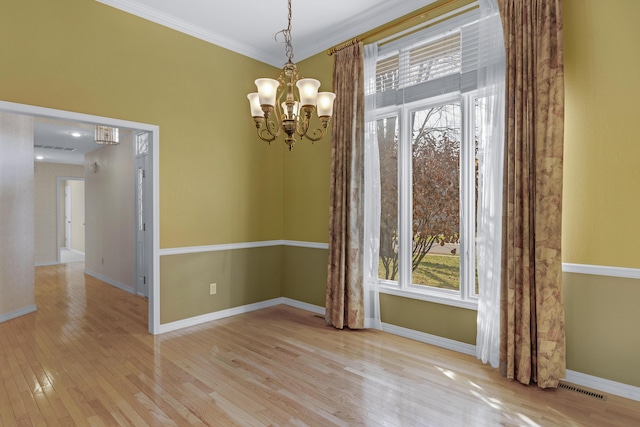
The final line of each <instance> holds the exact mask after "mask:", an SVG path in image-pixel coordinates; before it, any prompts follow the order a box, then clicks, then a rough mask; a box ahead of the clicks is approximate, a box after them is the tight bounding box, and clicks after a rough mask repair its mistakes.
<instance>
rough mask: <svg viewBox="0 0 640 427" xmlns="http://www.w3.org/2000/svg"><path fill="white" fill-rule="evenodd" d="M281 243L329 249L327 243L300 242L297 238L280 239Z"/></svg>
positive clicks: (299, 246)
mask: <svg viewBox="0 0 640 427" xmlns="http://www.w3.org/2000/svg"><path fill="white" fill-rule="evenodd" d="M282 244H283V245H284V246H295V247H298V248H310V249H327V250H328V249H329V244H328V243H315V242H301V241H299V240H282Z"/></svg>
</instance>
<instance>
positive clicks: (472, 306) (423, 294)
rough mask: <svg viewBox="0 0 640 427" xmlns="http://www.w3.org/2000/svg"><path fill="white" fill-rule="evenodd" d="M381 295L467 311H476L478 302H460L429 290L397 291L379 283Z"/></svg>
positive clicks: (395, 288) (453, 297) (457, 298)
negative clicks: (449, 306) (417, 300)
mask: <svg viewBox="0 0 640 427" xmlns="http://www.w3.org/2000/svg"><path fill="white" fill-rule="evenodd" d="M378 289H379V290H380V293H381V294H389V295H395V296H399V297H404V298H413V299H419V300H422V301H428V302H433V303H436V304H445V305H451V306H453V307H459V308H466V309H468V310H478V300H476V299H474V300H466V301H464V300H461V299H460V298H459V297H458V296H457V295H456V296H453V295H451V296H449V295H447V294H444V293H440V292H437V291H436V292H434V291H430V290H417V289H416V290H413V289H412V290H408V289H399V288H398V287H396V286H389V285H385V284H383V283H380V286H379V287H378Z"/></svg>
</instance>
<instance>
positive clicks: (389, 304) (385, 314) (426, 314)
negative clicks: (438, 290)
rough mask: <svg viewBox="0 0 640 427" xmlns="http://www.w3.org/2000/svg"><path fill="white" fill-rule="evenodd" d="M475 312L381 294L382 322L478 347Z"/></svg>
mask: <svg viewBox="0 0 640 427" xmlns="http://www.w3.org/2000/svg"><path fill="white" fill-rule="evenodd" d="M477 316H478V312H477V311H476V310H468V309H465V308H459V307H453V306H450V305H444V304H436V303H433V302H428V301H421V300H417V299H413V298H404V297H399V296H395V295H388V294H380V317H381V319H382V322H384V323H391V324H392V325H396V326H401V327H403V328H408V329H413V330H415V331H419V332H424V333H427V334H431V335H436V336H439V337H442V338H447V339H450V340H454V341H459V342H463V343H466V344H472V345H475V343H476V318H477Z"/></svg>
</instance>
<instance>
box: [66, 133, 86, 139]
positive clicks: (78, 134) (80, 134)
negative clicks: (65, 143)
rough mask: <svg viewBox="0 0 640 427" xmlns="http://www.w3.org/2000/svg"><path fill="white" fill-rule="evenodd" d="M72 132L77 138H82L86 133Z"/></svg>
mask: <svg viewBox="0 0 640 427" xmlns="http://www.w3.org/2000/svg"><path fill="white" fill-rule="evenodd" d="M69 133H70V134H71V136H73V137H76V138H80V137H81V136H82V135H84V133H82V132H69Z"/></svg>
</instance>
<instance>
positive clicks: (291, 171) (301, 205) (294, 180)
mask: <svg viewBox="0 0 640 427" xmlns="http://www.w3.org/2000/svg"><path fill="white" fill-rule="evenodd" d="M298 70H299V72H300V75H301V76H303V77H311V78H315V79H318V80H320V82H321V86H320V91H322V92H326V91H329V92H330V91H332V90H333V58H332V57H330V56H329V55H327V54H326V53H324V52H322V53H319V54H317V55H315V56H313V57H311V58H308V59H306V60H304V61H301V62H300V63H299V64H298ZM313 123H315V124H316V125H318V122H313ZM330 171H331V124H329V129H328V131H327V136H325V138H324V139H322V140H321V141H318V142H316V143H314V144H312V143H311V142H310V141H309V140H307V139H305V140H303V141H299V142H297V143H296V145H295V146H294V149H293V151H291V152H288V151H286V152H285V153H284V154H283V194H284V212H283V214H284V224H283V227H284V238H285V239H287V240H300V241H305V242H321V243H326V242H328V241H329V240H328V239H329V176H330ZM322 305H324V304H322Z"/></svg>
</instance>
